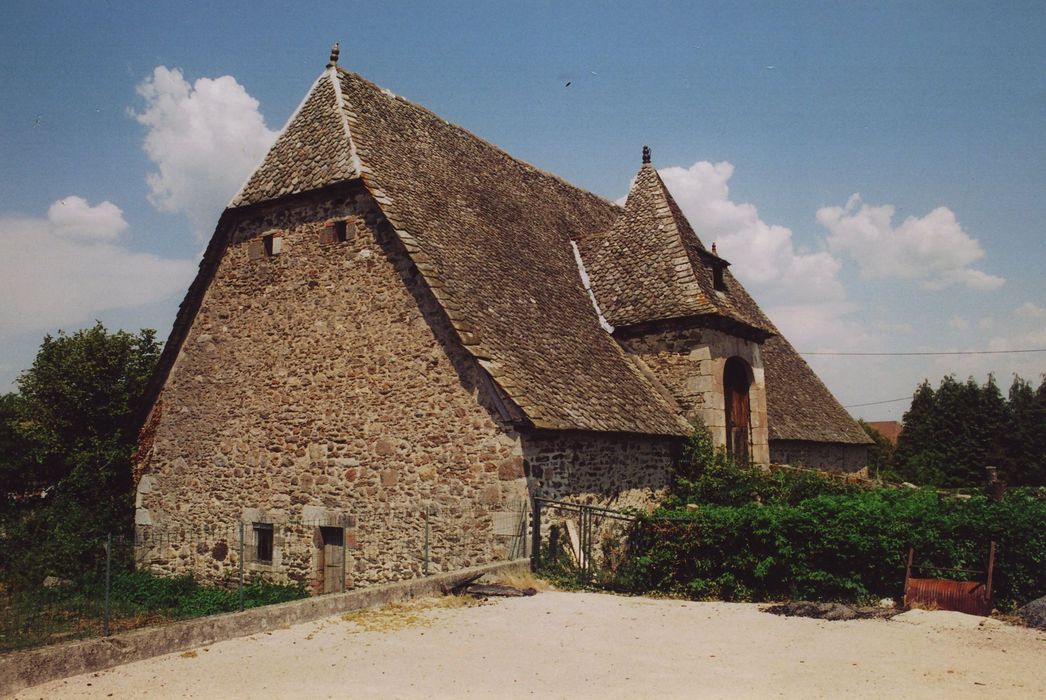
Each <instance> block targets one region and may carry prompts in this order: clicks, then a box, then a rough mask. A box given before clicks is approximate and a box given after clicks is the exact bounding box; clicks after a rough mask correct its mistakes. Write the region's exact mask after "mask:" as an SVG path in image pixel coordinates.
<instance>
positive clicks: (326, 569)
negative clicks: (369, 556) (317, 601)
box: [320, 527, 345, 593]
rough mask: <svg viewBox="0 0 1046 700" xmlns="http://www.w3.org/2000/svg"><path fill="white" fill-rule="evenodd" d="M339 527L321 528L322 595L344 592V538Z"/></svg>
mask: <svg viewBox="0 0 1046 700" xmlns="http://www.w3.org/2000/svg"><path fill="white" fill-rule="evenodd" d="M342 534H343V530H342V529H341V528H340V527H321V528H320V540H321V542H322V544H321V545H320V546H321V549H320V580H321V581H322V582H323V592H324V593H338V592H340V591H343V590H345V580H344V578H342V575H343V572H344V571H345V567H344V561H345V538H344V537H343V536H342Z"/></svg>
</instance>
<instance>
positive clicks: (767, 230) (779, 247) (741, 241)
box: [658, 161, 846, 303]
mask: <svg viewBox="0 0 1046 700" xmlns="http://www.w3.org/2000/svg"><path fill="white" fill-rule="evenodd" d="M658 172H659V174H660V175H661V178H662V179H663V180H664V181H665V185H667V186H668V189H669V190H670V191H671V192H672V196H673V197H674V198H675V200H676V202H677V203H678V204H679V206H680V207H681V208H682V210H683V213H684V214H686V216H687V218H688V219H689V220H690V223H691V224H692V225H693V227H694V230H695V231H696V232H697V234H698V236H700V237H701V238H702V240H703V241H704V243H705V245H708V246H710V245H711V244H712V242H715V243H716V244H717V248H718V250H719V253H720V255H722V256H723V257H724V258H726V259H727V260H729V261H730V262H731V263H732V264H733V266H732V267H731V271H732V272H733V273H734V274H735V275H737V276H738V277H740V278H741V279H742V281H743V282H744V283H745V284H752V285H755V286H756V287H758V288H761V289H762V291H763V292H764V293H765V294H766V298H773V299H775V300H776V303H799V302H823V301H831V302H835V301H841V300H843V299H845V298H846V293H845V291H844V290H843V286H842V284H841V283H840V281H839V277H838V275H839V270H840V267H841V265H840V264H839V261H838V260H836V259H835V258H834V257H832V255H831V254H830V253H828V252H827V251H818V252H803V251H799V250H797V249H796V247H795V243H794V241H793V240H792V231H791V229H789V228H787V227H785V226H778V225H775V224H768V223H766V222H765V221H763V220H762V219H761V218H759V212H758V210H757V209H756V207H755V206H754V205H752V204H749V203H747V202H742V203H737V202H734V201H732V200H731V199H730V187H729V181H730V178H731V177H732V176H733V174H734V166H733V165H732V164H730V163H728V162H726V161H723V162H720V163H714V164H713V163H709V162H707V161H699V162H697V163H694V164H693V165H692V166H690V167H689V168H680V167H672V168H665V169H664V170H659V171H658Z"/></svg>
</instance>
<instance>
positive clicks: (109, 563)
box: [102, 532, 113, 637]
mask: <svg viewBox="0 0 1046 700" xmlns="http://www.w3.org/2000/svg"><path fill="white" fill-rule="evenodd" d="M112 568H113V533H111V532H110V533H109V534H107V535H106V536H105V613H104V614H103V617H102V635H103V636H105V637H108V636H109V589H110V587H111V586H110V582H111V580H112Z"/></svg>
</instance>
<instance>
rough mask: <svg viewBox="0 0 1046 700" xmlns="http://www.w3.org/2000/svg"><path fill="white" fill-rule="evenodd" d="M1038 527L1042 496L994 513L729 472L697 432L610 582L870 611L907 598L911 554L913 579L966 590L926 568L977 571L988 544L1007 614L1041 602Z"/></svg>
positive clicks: (1045, 580) (1045, 562)
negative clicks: (881, 602)
mask: <svg viewBox="0 0 1046 700" xmlns="http://www.w3.org/2000/svg"><path fill="white" fill-rule="evenodd" d="M688 503H689V504H697V505H698V508H697V510H696V511H693V510H688V509H687V508H686V507H685V506H686V504H688ZM1044 523H1046V499H1044V498H1043V494H1042V492H1041V491H1035V490H1031V489H1023V490H1014V491H1011V492H1010V493H1009V494H1008V495H1007V496H1006V498H1005V499H1004V500H1003V501H1001V502H999V503H990V502H988V500H987V499H986V498H985V497H983V496H972V497H967V498H956V497H952V496H949V495H946V494H945V495H942V494H939V493H937V492H936V491H934V490H932V489H921V490H899V489H868V488H864V487H858V486H854V485H849V484H846V483H840V482H835V481H832V480H830V479H827V478H823V477H821V476H819V475H817V474H802V473H791V472H781V471H778V472H771V473H766V472H764V471H762V470H760V469H752V468H740V467H737V466H735V465H733V464H732V463H731V462H730V461H729V459H727V458H726V456H725V455H723V453H722V452H721V451H716V450H714V449H713V448H712V444H711V439H710V438H709V437H708V435H707V432H706V431H703V430H701V429H700V428H699V429H698V430H697V431H695V435H694V438H693V439H692V440H691V442H690V445H689V448H688V450H687V452H686V454H685V455H684V459H683V460H682V461H681V463H680V467H679V477H678V479H677V481H676V484H675V488H674V489H673V493H672V494H671V495H670V496H669V497H668V498H667V499H666V500H665V502H664V507H663V508H661V509H660V510H658V511H657V512H655V513H654V514H652V515H648V516H640V518H639V520H638V521H637V523H636V524H635V525H634V527H633V529H632V531H631V533H630V535H629V537H628V542H627V547H628V556H626V557H624V559H623V563H622V564H621V565H620V566H619V567H617V568H616V570H615V571H614V572H611V580H610V581H608V582H607V583H608V585H611V586H613V587H616V588H618V589H623V590H627V591H631V592H654V591H657V592H664V593H671V594H676V595H685V596H687V597H690V598H695V599H697V598H716V599H720V600H754V601H761V600H780V599H807V600H834V601H847V602H867V601H870V600H873V599H878V598H882V597H890V598H899V597H900V596H901V595H902V594H903V590H902V589H903V587H904V573H905V563H906V557H907V553H908V549H909V547H912V548H914V550H915V563H916V565H917V566H919V568H917V570H916V573H917V574H918V575H920V576H922V575H926V576H933V577H941V578H959V579H968V578H971V575H969V574H962V573H959V574H957V573H955V572H949V571H945V570H943V568H936V569H935V568H933V567H932V566H928V565H930V564H933V565H936V566H937V567H957V568H963V569H972V570H980V571H983V570H984V569H985V568H986V565H987V558H988V548H989V543H990V542H991V541H992V540H994V541H995V542H996V543H997V547H998V549H997V554H996V562H995V575H994V588H995V598H996V605H997V606H998V607H999V608H1000V609H1005V610H1011V609H1013V608H1015V607H1017V606H1019V605H1021V604H1023V603H1025V602H1027V601H1029V600H1033V599H1035V598H1037V597H1039V596H1042V595H1044V594H1046V528H1044V527H1043V524H1044Z"/></svg>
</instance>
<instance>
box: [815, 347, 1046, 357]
mask: <svg viewBox="0 0 1046 700" xmlns="http://www.w3.org/2000/svg"><path fill="white" fill-rule="evenodd" d="M1023 352H1046V348H1035V349H1031V350H952V351H947V352H801V353H799V354H800V355H837V356H838V355H842V356H849V357H901V356H907V355H1006V354H1010V353H1023Z"/></svg>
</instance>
